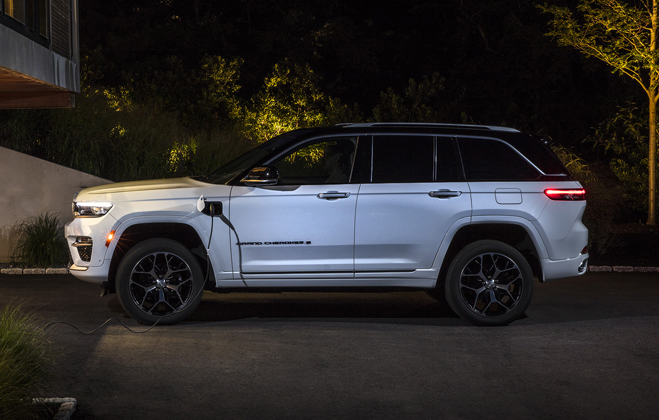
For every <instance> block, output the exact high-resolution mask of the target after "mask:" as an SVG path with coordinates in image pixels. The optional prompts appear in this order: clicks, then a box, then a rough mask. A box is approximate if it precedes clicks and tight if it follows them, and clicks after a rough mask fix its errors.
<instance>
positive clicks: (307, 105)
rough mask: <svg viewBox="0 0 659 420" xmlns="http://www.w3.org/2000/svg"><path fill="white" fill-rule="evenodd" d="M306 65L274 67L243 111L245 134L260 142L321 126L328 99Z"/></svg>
mask: <svg viewBox="0 0 659 420" xmlns="http://www.w3.org/2000/svg"><path fill="white" fill-rule="evenodd" d="M319 82H320V80H319V78H318V76H317V75H316V74H315V73H314V72H313V70H311V67H310V66H309V64H306V65H304V66H302V65H299V64H297V63H293V62H291V61H289V60H284V61H283V62H282V63H279V64H275V66H274V67H273V69H272V72H271V73H270V75H269V76H268V77H267V78H266V79H265V82H264V86H263V88H262V89H261V90H260V91H259V92H258V93H257V94H256V95H255V96H254V97H253V98H252V100H251V102H250V104H249V105H248V106H247V107H246V109H245V119H244V127H245V129H244V130H245V134H246V136H247V137H249V138H250V139H252V140H256V141H259V142H262V141H265V140H268V139H270V138H272V137H274V136H276V135H278V134H281V133H284V132H286V131H290V130H294V129H296V128H302V127H313V126H318V125H323V124H324V123H325V122H326V117H325V109H326V108H327V106H328V105H329V102H328V98H327V97H326V96H325V94H323V93H322V91H321V90H320V88H319V86H318V85H319Z"/></svg>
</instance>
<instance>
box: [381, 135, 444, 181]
mask: <svg viewBox="0 0 659 420" xmlns="http://www.w3.org/2000/svg"><path fill="white" fill-rule="evenodd" d="M434 149H435V144H434V138H433V137H430V136H405V135H401V136H374V137H373V182H379V183H389V182H432V181H433V178H434V170H435V150H434Z"/></svg>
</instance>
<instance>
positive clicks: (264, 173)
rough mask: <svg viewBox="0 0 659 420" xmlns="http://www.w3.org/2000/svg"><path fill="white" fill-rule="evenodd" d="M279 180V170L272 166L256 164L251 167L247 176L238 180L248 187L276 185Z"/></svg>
mask: <svg viewBox="0 0 659 420" xmlns="http://www.w3.org/2000/svg"><path fill="white" fill-rule="evenodd" d="M278 181H279V171H278V170H277V168H275V167H274V166H257V167H255V168H252V170H251V171H249V173H248V174H247V176H246V177H245V178H243V179H241V180H240V182H242V183H243V184H245V185H247V186H248V187H263V186H267V185H276V184H277V182H278Z"/></svg>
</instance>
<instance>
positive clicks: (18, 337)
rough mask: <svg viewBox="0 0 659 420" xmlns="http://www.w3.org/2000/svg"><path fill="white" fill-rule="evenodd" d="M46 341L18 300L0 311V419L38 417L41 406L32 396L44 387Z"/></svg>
mask: <svg viewBox="0 0 659 420" xmlns="http://www.w3.org/2000/svg"><path fill="white" fill-rule="evenodd" d="M51 364H52V359H51V355H50V354H49V343H48V342H47V341H46V339H45V337H44V332H43V331H42V330H41V329H39V328H37V327H36V324H35V319H34V317H33V316H32V315H30V314H26V313H24V312H23V311H22V310H21V305H20V304H15V303H9V304H7V305H6V306H5V307H4V308H3V309H2V311H1V312H0V419H12V420H23V419H25V420H29V419H37V418H40V415H41V413H42V411H43V410H45V407H37V406H35V405H34V404H33V403H32V399H33V398H34V397H36V396H38V395H39V392H40V391H42V390H43V389H45V388H46V386H47V384H48V381H49V377H50V376H49V372H50V366H51Z"/></svg>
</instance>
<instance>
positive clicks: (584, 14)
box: [539, 0, 659, 225]
mask: <svg viewBox="0 0 659 420" xmlns="http://www.w3.org/2000/svg"><path fill="white" fill-rule="evenodd" d="M658 2H659V0H637V1H634V0H580V2H579V4H578V5H577V6H576V13H573V11H572V10H570V9H569V8H567V7H559V6H548V5H547V4H545V5H544V6H539V7H540V9H542V10H543V11H544V12H545V13H549V14H551V15H553V18H552V20H551V21H550V25H551V27H552V30H551V32H549V33H548V34H547V35H549V36H553V37H556V39H557V41H558V44H559V45H563V46H570V47H573V48H575V49H577V50H578V51H580V52H581V53H583V54H585V55H587V56H590V57H595V58H597V59H599V60H601V61H603V62H604V63H606V64H607V65H609V66H611V67H613V71H614V72H615V73H618V74H621V75H625V76H627V77H630V78H631V79H632V80H634V81H636V82H637V83H638V84H639V85H640V86H641V87H642V88H643V90H644V91H645V93H646V95H647V97H648V104H649V106H648V109H649V136H648V138H649V141H648V143H649V145H648V147H649V150H648V153H649V159H648V173H649V179H648V181H649V182H648V184H649V185H648V219H647V224H649V225H655V224H656V218H655V217H656V210H655V195H656V152H657V100H658V99H659V94H658V88H659V65H658V61H659V60H658V53H657V30H658V27H659V21H658V19H657V3H658Z"/></svg>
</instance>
